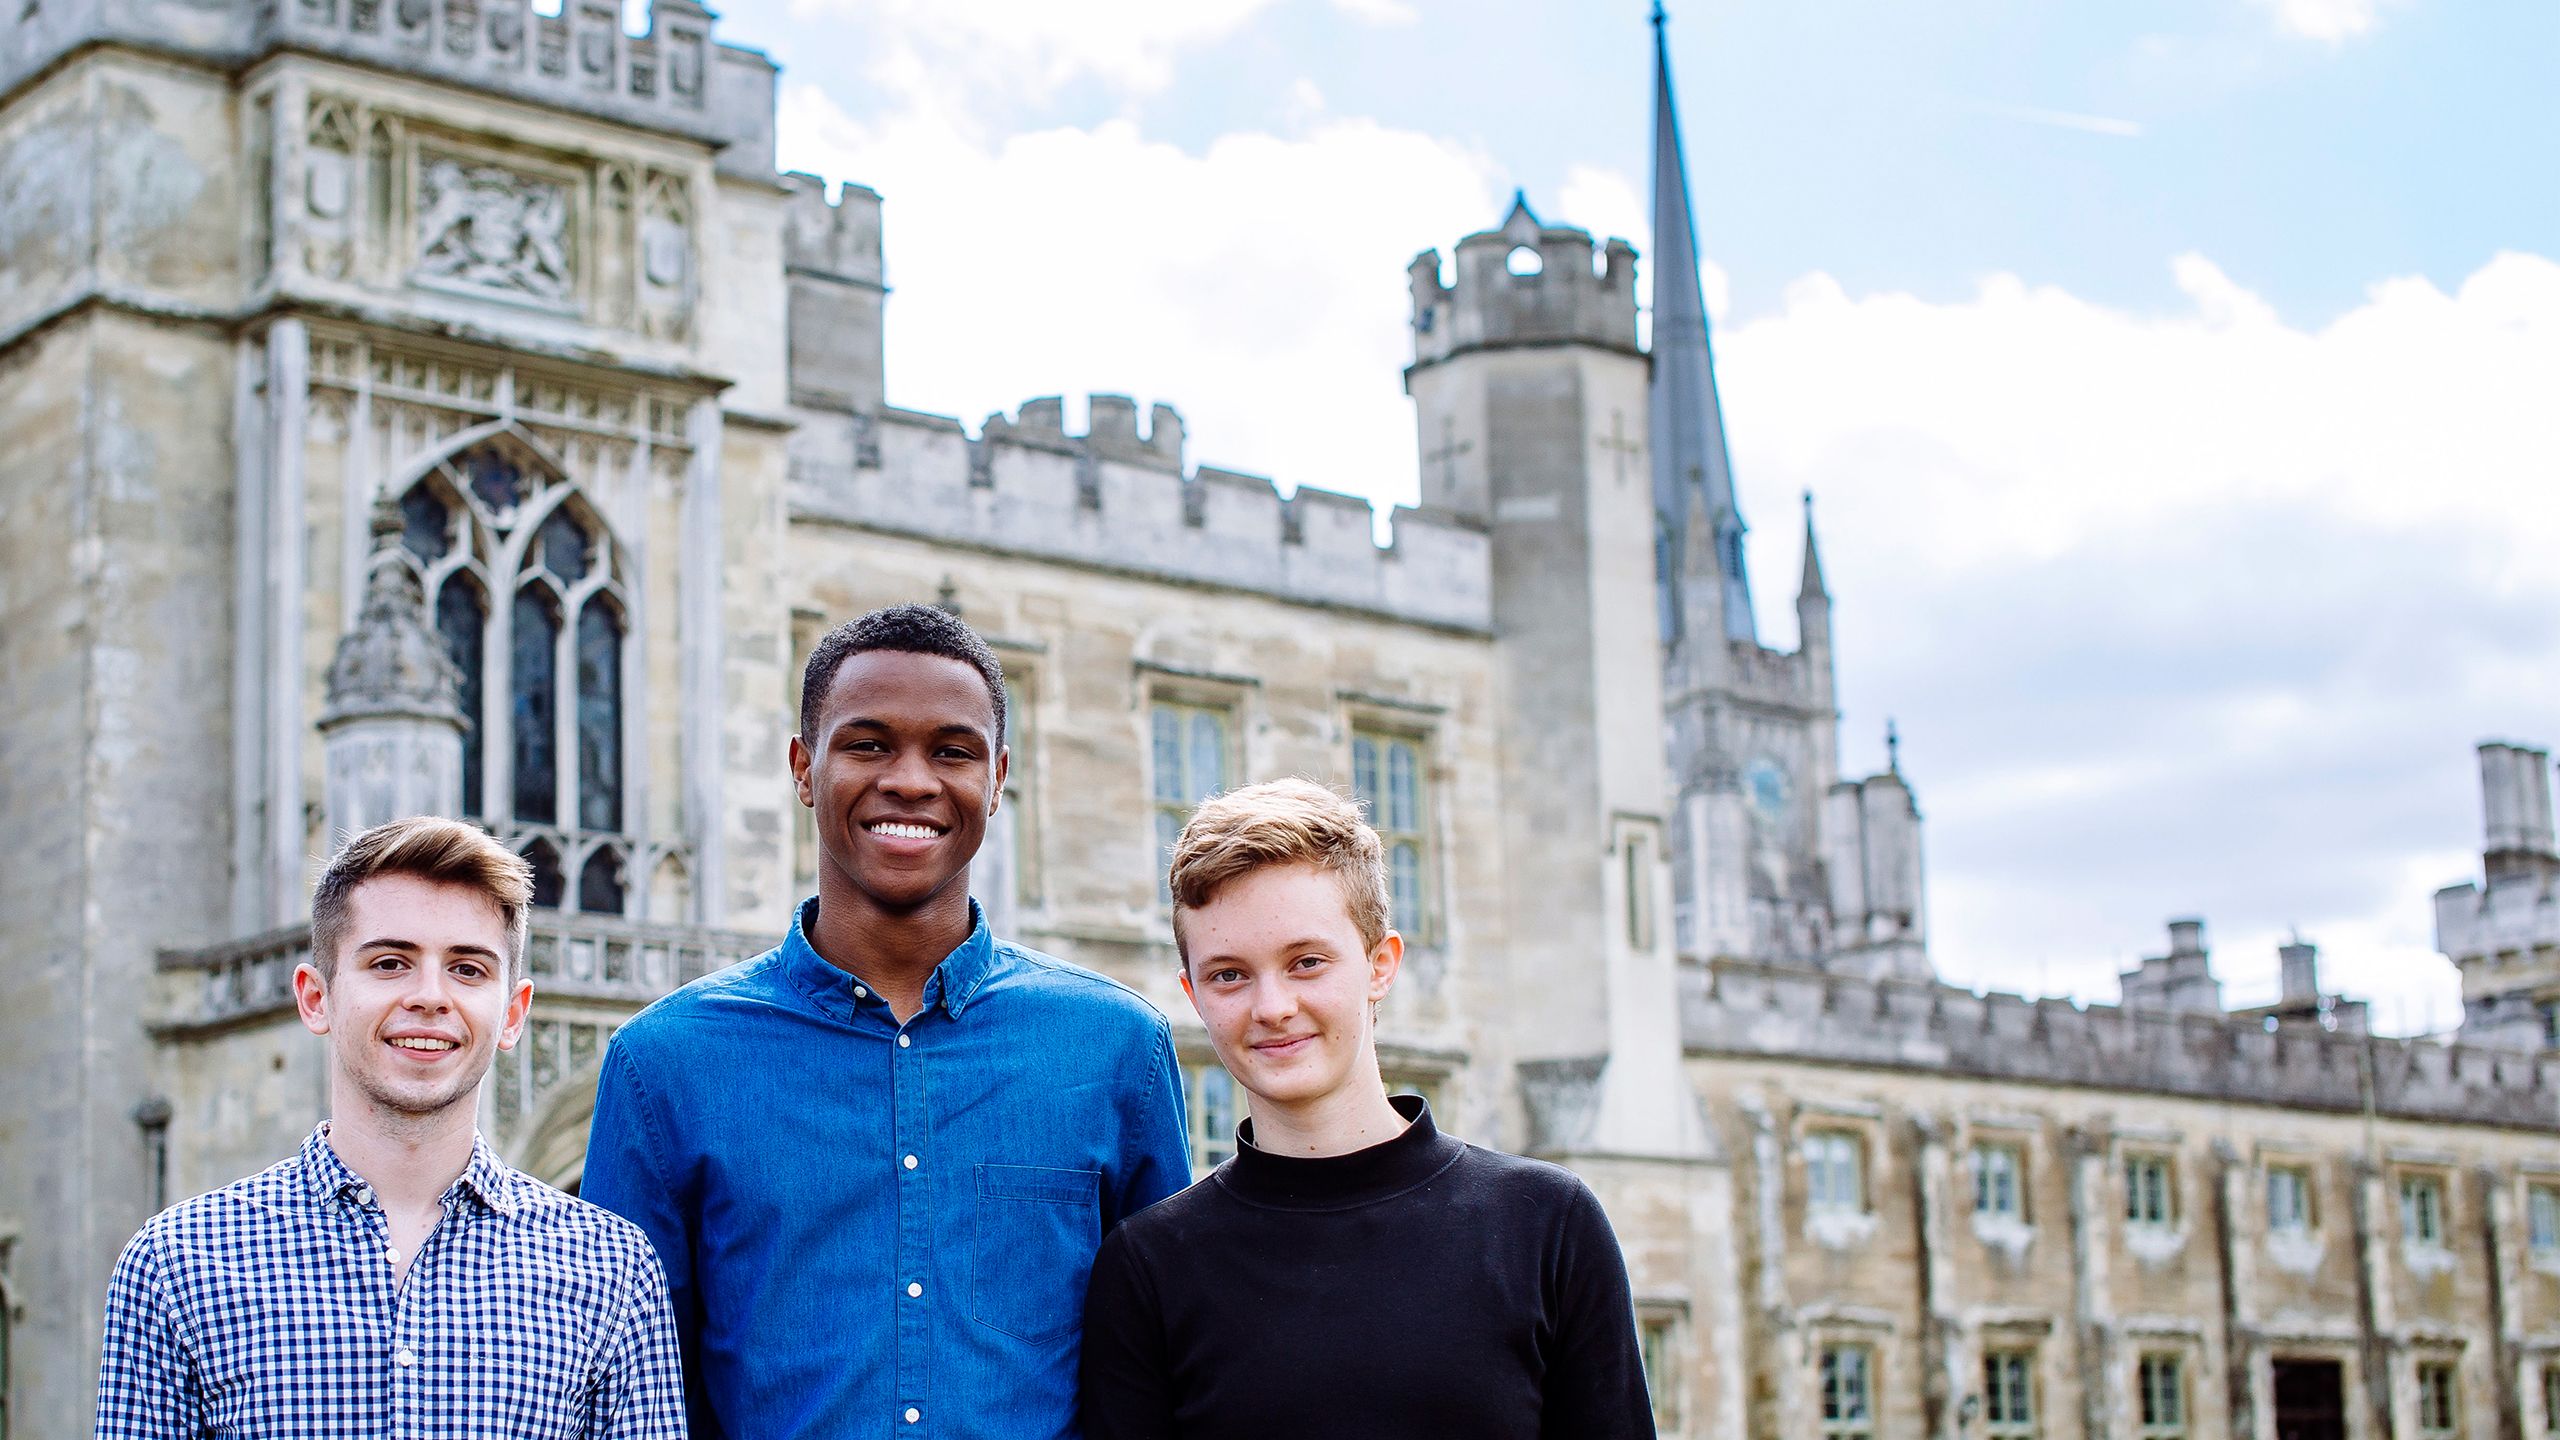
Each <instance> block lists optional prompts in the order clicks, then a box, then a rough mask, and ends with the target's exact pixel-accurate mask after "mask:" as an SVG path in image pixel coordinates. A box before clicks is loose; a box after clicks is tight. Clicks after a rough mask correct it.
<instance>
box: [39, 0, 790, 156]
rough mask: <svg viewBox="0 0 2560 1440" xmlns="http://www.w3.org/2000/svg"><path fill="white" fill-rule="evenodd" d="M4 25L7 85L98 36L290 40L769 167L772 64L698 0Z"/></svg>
mask: <svg viewBox="0 0 2560 1440" xmlns="http://www.w3.org/2000/svg"><path fill="white" fill-rule="evenodd" d="M8 9H9V11H10V13H11V16H12V18H11V19H9V20H7V21H5V22H0V95H4V94H6V93H8V92H9V91H10V90H11V89H14V88H15V87H16V86H17V85H18V84H19V83H20V82H22V81H24V80H25V79H27V78H28V77H30V76H32V75H34V74H36V73H38V72H40V71H42V70H43V69H44V68H45V67H46V66H48V65H51V64H52V63H53V62H54V61H55V60H57V59H59V58H61V57H62V56H64V55H67V54H70V53H71V52H73V51H75V50H77V49H79V48H80V47H81V46H83V45H87V44H91V43H94V42H99V41H107V42H119V41H120V42H124V43H128V44H133V45H137V46H147V47H149V48H153V49H162V50H166V49H179V50H185V51H188V52H190V53H194V54H200V55H203V56H205V57H207V58H209V59H213V60H217V61H220V62H223V63H225V64H230V65H242V64H246V63H247V62H248V61H250V60H253V59H255V58H256V57H257V56H259V55H262V54H266V53H269V52H271V51H276V50H283V49H292V50H298V51H304V52H309V53H315V54H320V55H326V56H329V57H331V58H333V59H338V60H345V61H351V62H353V63H356V64H360V65H369V66H373V67H376V68H379V69H383V70H390V71H397V72H399V73H402V74H410V75H423V76H428V77H430V78H433V79H438V80H446V81H450V82H453V83H455V84H460V85H467V86H470V87H472V88H474V89H478V90H486V91H491V92H495V93H497V94H501V95H505V96H507V97H509V98H511V99H515V100H521V101H525V102H527V103H529V104H535V105H544V106H552V107H557V108H560V109H566V110H578V111H585V112H587V113H590V114H594V115H599V116H602V117H604V118H606V119H610V120H615V121H618V122H621V123H623V124H628V125H636V126H641V127H645V128H648V129H652V130H660V131H666V132H671V133H674V134H678V135H682V136H685V137H687V138H690V139H694V140H700V141H704V142H707V143H709V144H712V145H715V146H719V147H721V154H720V165H721V167H722V168H723V169H727V170H732V171H735V172H737V173H740V174H749V175H758V176H767V177H769V176H770V175H771V174H772V173H773V106H774V74H775V70H774V65H773V62H772V61H771V60H769V59H767V58H766V57H765V56H764V54H763V53H762V52H760V51H755V50H749V49H745V48H743V47H740V46H735V45H725V44H721V43H719V42H717V41H716V40H714V38H713V37H712V33H711V32H712V23H713V17H712V13H711V12H710V11H709V10H707V9H705V8H704V7H703V6H701V5H700V4H698V3H696V0H651V4H650V7H649V28H648V31H647V33H645V34H641V35H627V34H624V33H623V29H622V7H621V6H620V5H618V4H615V3H613V0H566V3H565V4H564V5H563V6H562V9H561V13H560V14H558V15H540V14H536V13H535V12H534V10H533V8H532V6H531V5H530V4H529V3H527V0H275V3H272V4H264V3H262V4H252V3H247V0H230V3H220V0H217V3H213V4H204V3H190V0H27V3H25V4H23V5H11V6H9V7H8Z"/></svg>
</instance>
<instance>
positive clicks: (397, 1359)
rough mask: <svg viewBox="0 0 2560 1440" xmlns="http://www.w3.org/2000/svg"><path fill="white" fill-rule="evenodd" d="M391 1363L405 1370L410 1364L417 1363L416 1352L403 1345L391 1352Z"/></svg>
mask: <svg viewBox="0 0 2560 1440" xmlns="http://www.w3.org/2000/svg"><path fill="white" fill-rule="evenodd" d="M391 1363H392V1364H394V1365H397V1366H399V1367H400V1368H401V1369H403V1370H406V1369H408V1368H409V1367H410V1366H412V1365H415V1364H417V1363H418V1352H417V1351H415V1350H412V1349H410V1348H409V1347H408V1346H406V1345H403V1346H401V1347H400V1348H399V1349H397V1350H394V1351H392V1352H391Z"/></svg>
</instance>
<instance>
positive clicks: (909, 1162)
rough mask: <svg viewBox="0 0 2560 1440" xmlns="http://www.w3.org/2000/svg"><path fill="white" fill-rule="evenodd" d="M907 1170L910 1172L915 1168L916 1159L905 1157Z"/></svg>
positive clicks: (911, 1156)
mask: <svg viewBox="0 0 2560 1440" xmlns="http://www.w3.org/2000/svg"><path fill="white" fill-rule="evenodd" d="M907 1168H908V1169H910V1170H913V1169H914V1168H916V1157H914V1156H913V1155H910V1156H908V1157H907Z"/></svg>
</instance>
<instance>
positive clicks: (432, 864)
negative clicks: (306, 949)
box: [311, 815, 533, 983]
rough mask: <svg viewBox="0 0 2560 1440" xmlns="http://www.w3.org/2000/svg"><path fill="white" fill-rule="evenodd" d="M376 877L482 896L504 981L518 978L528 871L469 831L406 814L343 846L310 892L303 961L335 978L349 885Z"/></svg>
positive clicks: (527, 911) (529, 905) (528, 913)
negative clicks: (497, 938) (492, 912)
mask: <svg viewBox="0 0 2560 1440" xmlns="http://www.w3.org/2000/svg"><path fill="white" fill-rule="evenodd" d="M378 875H414V876H417V877H418V878H419V879H421V880H433V881H437V882H439V883H441V884H446V885H462V886H466V887H468V888H470V889H473V890H477V891H479V892H480V893H481V894H483V895H485V896H487V897H489V903H490V904H492V905H495V906H497V907H498V918H499V920H500V921H502V922H503V923H504V924H505V925H506V927H507V979H508V981H509V982H510V983H512V982H513V981H514V980H515V978H516V977H517V976H519V975H522V974H523V973H524V944H525V931H526V928H527V927H528V925H529V924H530V922H531V920H532V910H533V866H532V865H531V864H529V863H527V862H526V860H525V858H524V857H523V856H521V855H518V854H517V853H516V852H514V851H513V850H510V849H508V848H507V847H506V846H504V845H501V844H499V843H498V842H497V841H496V840H494V839H492V838H490V836H489V833H488V832H487V831H485V830H482V829H481V828H480V827H478V826H476V825H466V824H464V823H463V822H461V821H459V820H446V819H442V818H440V817H437V816H434V815H413V816H411V817H409V818H408V819H406V820H393V821H390V822H388V823H386V824H381V825H376V826H374V827H373V828H372V829H370V830H367V831H366V832H364V833H363V834H361V835H358V836H357V837H356V838H354V839H353V840H350V841H348V842H347V843H346V846H345V848H343V849H341V850H340V851H339V852H338V853H337V854H336V855H334V856H332V857H331V858H330V860H329V866H328V868H327V869H325V870H323V871H321V872H320V883H319V884H318V885H317V886H315V887H313V889H312V891H311V959H312V962H313V964H315V965H316V966H317V967H318V968H319V971H320V973H321V975H322V976H324V977H327V976H331V975H335V974H336V973H337V969H338V947H339V946H340V945H341V944H343V943H345V941H346V938H347V933H346V932H347V908H348V905H349V903H350V901H351V900H352V899H353V897H354V895H355V891H356V887H357V886H359V885H362V884H363V883H364V882H366V881H367V880H371V879H373V878H374V877H375V876H378Z"/></svg>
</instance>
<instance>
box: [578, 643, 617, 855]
mask: <svg viewBox="0 0 2560 1440" xmlns="http://www.w3.org/2000/svg"><path fill="white" fill-rule="evenodd" d="M578 824H579V825H580V826H581V827H582V828H584V829H588V830H619V829H621V828H622V616H621V613H620V612H618V611H616V610H615V609H614V608H613V603H612V602H611V601H609V600H606V599H605V598H603V597H602V596H597V597H595V598H592V599H590V600H588V601H587V603H586V608H584V609H583V610H580V611H579V612H578Z"/></svg>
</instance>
